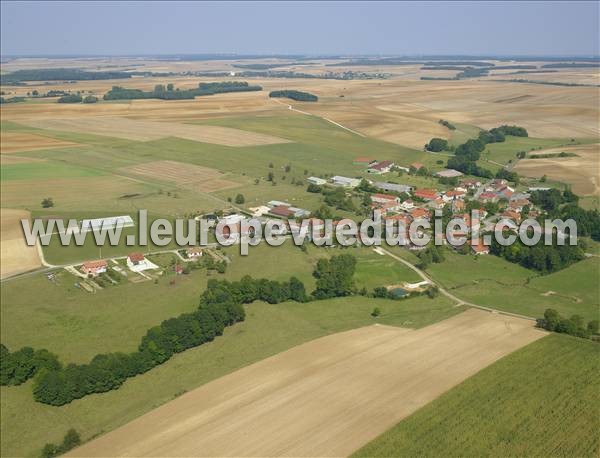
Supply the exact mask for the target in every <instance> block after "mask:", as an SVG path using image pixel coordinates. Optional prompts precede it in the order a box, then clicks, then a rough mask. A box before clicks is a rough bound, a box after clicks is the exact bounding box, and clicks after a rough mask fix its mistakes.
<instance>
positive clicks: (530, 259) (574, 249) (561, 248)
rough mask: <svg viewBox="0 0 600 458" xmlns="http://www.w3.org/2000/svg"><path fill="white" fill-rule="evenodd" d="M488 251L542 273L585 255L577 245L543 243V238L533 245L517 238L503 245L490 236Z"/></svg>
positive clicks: (575, 260)
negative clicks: (509, 243)
mask: <svg viewBox="0 0 600 458" xmlns="http://www.w3.org/2000/svg"><path fill="white" fill-rule="evenodd" d="M506 235H507V234H506ZM490 253H491V254H494V255H496V256H500V257H502V258H504V259H506V260H507V261H509V262H514V263H517V264H520V265H522V266H523V267H526V268H528V269H534V270H537V271H539V272H542V273H552V272H556V271H558V270H561V269H564V268H565V267H567V266H570V265H571V264H573V263H575V262H578V261H581V260H582V259H584V257H585V254H584V252H583V250H582V249H581V247H579V246H577V245H568V244H565V245H558V244H557V243H556V241H554V243H553V244H552V245H545V244H544V241H543V238H542V239H541V240H540V241H539V242H538V243H537V244H536V245H534V246H528V245H525V244H523V243H522V242H521V241H520V240H519V239H517V240H516V241H515V243H513V244H512V245H508V246H503V245H501V244H500V243H498V241H497V240H496V238H495V237H492V244H491V245H490Z"/></svg>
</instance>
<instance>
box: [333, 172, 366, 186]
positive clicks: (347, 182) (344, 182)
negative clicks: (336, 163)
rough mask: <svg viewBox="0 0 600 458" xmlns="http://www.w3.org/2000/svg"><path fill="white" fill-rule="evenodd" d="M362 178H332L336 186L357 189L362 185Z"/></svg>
mask: <svg viewBox="0 0 600 458" xmlns="http://www.w3.org/2000/svg"><path fill="white" fill-rule="evenodd" d="M360 181H361V179H360V178H348V177H342V176H338V175H336V176H334V177H332V178H331V183H332V184H334V185H335V186H343V187H345V188H356V187H357V186H358V185H359V184H360Z"/></svg>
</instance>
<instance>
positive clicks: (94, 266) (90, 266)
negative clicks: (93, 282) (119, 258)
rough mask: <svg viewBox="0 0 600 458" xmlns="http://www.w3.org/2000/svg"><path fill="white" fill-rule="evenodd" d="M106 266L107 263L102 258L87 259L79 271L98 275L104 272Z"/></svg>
mask: <svg viewBox="0 0 600 458" xmlns="http://www.w3.org/2000/svg"><path fill="white" fill-rule="evenodd" d="M107 268H108V263H107V262H106V261H104V260H103V259H101V260H99V261H87V262H84V263H83V264H82V265H81V269H80V270H81V271H82V272H83V273H84V274H86V275H93V276H96V275H100V274H102V273H104V272H106V269H107Z"/></svg>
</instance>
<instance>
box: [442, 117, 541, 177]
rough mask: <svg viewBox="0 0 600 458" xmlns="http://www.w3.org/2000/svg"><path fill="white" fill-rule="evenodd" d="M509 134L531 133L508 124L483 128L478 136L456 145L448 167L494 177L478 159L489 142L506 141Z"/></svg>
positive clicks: (519, 135)
mask: <svg viewBox="0 0 600 458" xmlns="http://www.w3.org/2000/svg"><path fill="white" fill-rule="evenodd" d="M507 135H511V136H515V137H527V136H528V135H529V134H528V132H527V130H526V129H524V128H523V127H519V126H508V125H502V126H500V127H495V128H493V129H490V130H489V131H486V130H483V131H481V132H479V135H478V137H477V138H471V139H469V140H467V141H466V142H465V143H462V144H461V145H458V146H457V147H456V149H455V151H454V157H451V158H450V159H448V163H447V167H448V168H449V169H455V170H458V171H459V172H462V173H464V174H466V175H473V176H478V177H483V178H492V177H494V174H493V173H492V172H491V171H490V170H488V169H485V168H483V167H480V166H478V165H477V161H478V160H479V158H480V157H481V153H482V152H483V151H484V150H485V146H486V145H487V144H489V143H501V142H504V141H505V140H506V136H507ZM498 173H500V174H503V173H506V172H502V171H500V172H498ZM511 176H513V178H514V177H516V174H514V175H511ZM498 178H500V177H498ZM511 181H514V180H511Z"/></svg>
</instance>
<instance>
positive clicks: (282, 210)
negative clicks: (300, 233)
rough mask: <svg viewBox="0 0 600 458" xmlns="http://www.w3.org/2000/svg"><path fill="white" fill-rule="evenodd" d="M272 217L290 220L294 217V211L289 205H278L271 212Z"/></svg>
mask: <svg viewBox="0 0 600 458" xmlns="http://www.w3.org/2000/svg"><path fill="white" fill-rule="evenodd" d="M269 213H270V214H271V215H275V216H281V217H282V218H290V217H293V216H294V212H293V210H290V207H288V206H287V205H277V206H275V207H273V208H271V210H270V211H269Z"/></svg>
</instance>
